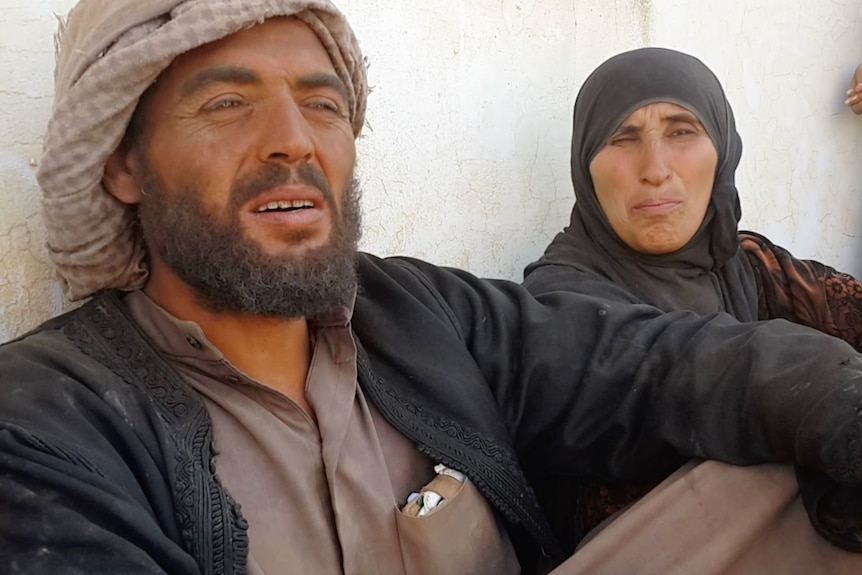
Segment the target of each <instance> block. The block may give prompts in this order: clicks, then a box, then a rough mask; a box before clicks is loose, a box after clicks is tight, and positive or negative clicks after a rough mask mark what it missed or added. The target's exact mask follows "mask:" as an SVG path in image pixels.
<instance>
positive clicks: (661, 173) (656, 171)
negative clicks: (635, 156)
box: [640, 138, 672, 186]
mask: <svg viewBox="0 0 862 575" xmlns="http://www.w3.org/2000/svg"><path fill="white" fill-rule="evenodd" d="M671 173H672V172H671V169H670V165H669V163H668V149H667V144H666V143H664V142H663V141H662V140H661V139H660V138H650V139H649V140H647V141H645V142H644V144H643V147H642V151H641V173H640V179H641V181H642V182H644V183H647V184H650V185H652V186H660V185H662V184H664V183H665V182H666V181H667V180H668V179H669V178H670V176H671Z"/></svg>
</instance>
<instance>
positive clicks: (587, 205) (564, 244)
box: [525, 48, 757, 321]
mask: <svg viewBox="0 0 862 575" xmlns="http://www.w3.org/2000/svg"><path fill="white" fill-rule="evenodd" d="M656 102H669V103H672V104H676V105H678V106H682V107H683V108H686V109H687V110H688V111H690V112H692V113H693V114H695V115H696V116H697V118H698V119H699V120H700V121H701V123H702V124H703V126H704V128H705V129H706V131H707V133H708V134H709V137H710V138H711V140H712V142H713V144H714V145H715V148H716V151H717V154H718V166H717V169H716V176H715V183H714V185H713V189H712V196H711V199H710V204H709V208H708V209H707V214H706V217H705V218H704V221H703V223H702V224H701V226H700V228H699V229H698V231H697V232H696V233H695V235H694V237H692V239H691V240H690V241H689V242H688V243H687V244H686V245H685V246H683V247H682V248H681V249H679V250H677V251H675V252H672V253H669V254H662V255H649V254H641V253H638V252H636V251H635V250H633V249H631V248H630V247H628V245H626V244H625V243H624V242H623V241H622V240H621V239H620V238H619V237H618V236H617V234H616V233H615V232H614V231H613V229H612V228H611V225H610V223H609V222H608V220H607V218H606V217H605V215H604V213H603V212H602V209H601V207H600V206H599V203H598V200H597V199H596V195H595V190H594V189H593V182H592V178H591V177H590V171H589V166H590V162H592V160H593V158H595V156H596V154H598V153H599V151H600V150H601V149H602V148H603V147H604V146H605V144H606V143H607V142H608V139H609V138H610V136H611V135H612V134H613V133H614V132H615V131H616V129H617V128H618V127H619V125H620V124H621V123H622V121H623V120H625V119H626V118H627V117H628V116H629V115H630V114H631V113H632V112H634V111H635V110H637V109H638V108H641V107H643V106H646V105H648V104H652V103H656ZM741 154H742V141H741V140H740V138H739V134H738V133H737V132H736V125H735V122H734V119H733V112H732V110H731V109H730V104H729V103H728V101H727V98H726V97H725V95H724V90H723V89H722V87H721V84H720V83H719V81H718V79H717V78H716V77H715V75H714V74H713V73H712V72H711V71H710V70H709V68H707V67H706V66H705V65H704V64H703V63H702V62H701V61H700V60H698V59H697V58H694V57H692V56H689V55H687V54H683V53H681V52H677V51H674V50H668V49H664V48H641V49H638V50H632V51H630V52H624V53H622V54H618V55H617V56H614V57H613V58H611V59H609V60H607V61H605V62H604V63H603V64H602V65H601V66H599V67H598V68H596V70H594V71H593V73H592V74H591V75H590V76H589V77H588V78H587V80H586V81H585V82H584V85H583V86H582V87H581V90H580V93H579V94H578V97H577V100H576V101H575V111H574V128H573V133H572V182H573V183H574V188H575V198H576V203H575V207H574V209H573V210H572V217H571V222H570V224H569V226H568V227H567V228H566V229H565V230H564V231H563V233H560V234H557V237H556V238H554V240H553V242H551V244H550V245H549V246H548V249H547V250H546V251H545V254H544V256H542V258H541V259H539V260H538V261H537V262H534V263H533V264H530V265H529V266H528V267H527V269H526V271H525V274H526V276H527V279H526V280H525V285H527V287H528V288H530V290H531V291H533V292H534V293H539V292H542V291H547V290H548V289H552V287H551V286H553V289H557V288H559V287H560V280H561V279H562V278H564V277H566V276H567V275H571V277H572V280H573V281H577V280H576V278H577V277H583V274H574V275H572V273H571V272H572V271H573V270H572V268H574V269H575V270H579V271H581V272H592V273H595V274H598V275H600V276H602V277H604V278H607V279H609V280H611V281H613V282H614V283H615V284H618V285H621V286H623V287H625V288H627V289H628V291H629V292H631V293H632V294H633V295H634V296H636V298H637V299H638V300H639V301H642V302H645V303H649V304H652V305H654V306H657V307H659V308H661V309H663V310H665V311H672V310H680V309H687V310H693V311H696V312H699V313H710V312H715V311H727V312H729V313H731V314H733V315H734V316H736V317H737V318H738V319H740V320H741V321H752V320H755V319H757V317H756V316H757V294H756V287H755V284H754V278H753V272H752V269H751V266H750V265H749V263H748V261H747V260H746V258H745V255H744V254H743V253H742V251H741V249H740V244H739V236H738V230H737V223H738V222H739V218H740V216H741V210H740V206H739V196H738V194H737V190H736V184H735V182H734V176H735V172H736V168H737V166H738V165H739V159H740V156H741ZM545 288H547V289H545ZM566 289H577V286H571V285H567V286H566Z"/></svg>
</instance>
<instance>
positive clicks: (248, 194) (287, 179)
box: [230, 164, 338, 209]
mask: <svg viewBox="0 0 862 575" xmlns="http://www.w3.org/2000/svg"><path fill="white" fill-rule="evenodd" d="M296 184H302V185H305V186H311V187H313V188H316V189H317V190H319V191H320V193H321V194H322V195H323V201H324V202H326V203H327V204H329V206H330V207H331V208H333V209H337V207H338V206H336V204H335V198H334V197H333V195H332V190H331V189H330V187H329V182H327V181H326V176H324V175H323V172H321V171H320V170H319V169H317V168H315V167H313V166H310V165H308V164H302V165H300V166H298V167H291V166H284V165H270V166H266V167H264V168H262V169H261V170H260V171H258V172H257V173H255V174H254V175H253V176H251V177H249V178H243V179H241V180H238V181H237V182H235V183H234V185H233V187H232V188H231V191H230V203H231V205H232V206H233V207H234V208H236V209H238V208H239V207H240V206H242V205H243V204H245V203H246V202H249V201H251V200H253V199H255V198H256V197H258V196H260V195H262V194H264V193H266V192H268V191H269V190H271V189H273V188H277V187H279V186H290V185H296Z"/></svg>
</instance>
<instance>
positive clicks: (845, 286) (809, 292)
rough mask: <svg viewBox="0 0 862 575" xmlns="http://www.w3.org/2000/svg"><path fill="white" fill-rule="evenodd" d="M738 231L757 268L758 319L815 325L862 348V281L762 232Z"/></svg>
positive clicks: (752, 262) (857, 347)
mask: <svg viewBox="0 0 862 575" xmlns="http://www.w3.org/2000/svg"><path fill="white" fill-rule="evenodd" d="M739 237H740V243H741V245H742V248H743V249H744V250H745V253H746V255H747V256H748V259H749V261H750V262H751V265H752V267H753V268H754V272H755V278H756V281H757V291H758V319H775V318H783V319H786V320H789V321H792V322H794V323H798V324H802V325H806V326H808V327H813V328H814V329H817V330H819V331H822V332H824V333H827V334H829V335H832V336H835V337H840V338H841V339H843V340H844V341H846V342H848V343H849V344H850V345H852V346H853V347H854V348H856V349H857V350H860V351H862V282H860V281H859V280H857V279H856V278H854V277H853V276H851V275H848V274H845V273H841V272H839V271H837V270H835V269H833V268H831V267H829V266H826V265H823V264H821V263H820V262H816V261H813V260H799V259H796V258H795V257H793V255H791V254H790V252H788V251H787V250H785V249H784V248H781V247H779V246H776V245H774V244H773V243H772V242H770V241H769V240H768V239H766V238H765V237H763V236H761V235H759V234H755V233H753V232H740V234H739Z"/></svg>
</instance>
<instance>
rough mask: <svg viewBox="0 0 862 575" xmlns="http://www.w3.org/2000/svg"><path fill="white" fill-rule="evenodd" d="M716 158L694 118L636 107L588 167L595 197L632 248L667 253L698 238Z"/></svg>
mask: <svg viewBox="0 0 862 575" xmlns="http://www.w3.org/2000/svg"><path fill="white" fill-rule="evenodd" d="M717 164H718V153H717V152H716V150H715V146H714V145H713V143H712V140H711V139H710V137H709V135H708V134H707V132H706V129H704V127H703V124H701V123H700V120H698V119H697V116H695V115H694V114H693V113H691V112H689V111H688V110H686V109H685V108H683V107H681V106H677V105H676V104H670V103H667V102H658V103H655V104H648V105H646V106H643V107H641V108H638V109H637V110H635V111H634V112H632V114H631V115H630V116H629V117H627V118H626V119H625V120H623V121H622V123H621V124H620V126H619V127H618V128H617V130H616V131H615V132H614V133H613V134H612V135H611V137H610V138H609V139H608V142H607V143H606V144H605V147H604V148H602V149H601V151H600V152H599V153H598V154H597V155H596V157H595V158H593V161H592V162H591V163H590V176H592V179H593V187H594V188H595V191H596V198H597V199H598V202H599V205H600V206H601V208H602V211H603V212H604V213H605V217H607V218H608V221H609V222H610V224H611V227H612V228H613V230H614V232H616V234H617V235H618V236H619V237H620V239H621V240H623V241H624V242H625V243H626V244H627V245H628V246H629V247H630V248H632V249H633V250H635V251H638V252H641V253H645V254H666V253H670V252H674V251H676V250H678V249H680V248H681V247H683V246H684V245H685V244H686V243H687V242H688V241H689V240H690V239H691V238H692V236H694V234H695V232H697V229H698V227H700V224H701V222H702V221H703V218H704V216H705V215H706V210H707V207H708V206H709V198H710V196H711V195H712V185H713V182H714V180H715V170H716V166H717Z"/></svg>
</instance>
